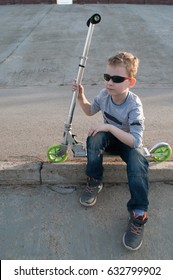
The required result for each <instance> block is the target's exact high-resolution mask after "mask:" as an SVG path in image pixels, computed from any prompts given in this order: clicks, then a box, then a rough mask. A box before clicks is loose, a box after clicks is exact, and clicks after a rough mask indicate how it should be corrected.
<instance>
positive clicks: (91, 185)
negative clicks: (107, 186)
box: [79, 177, 103, 206]
mask: <svg viewBox="0 0 173 280" xmlns="http://www.w3.org/2000/svg"><path fill="white" fill-rule="evenodd" d="M102 188H103V184H102V182H101V181H99V180H95V179H94V178H91V177H89V178H87V185H86V187H85V189H84V191H83V193H82V195H81V197H80V200H79V201H80V203H81V204H82V205H84V206H93V205H94V204H95V203H96V201H97V194H98V193H99V192H100V191H101V190H102Z"/></svg>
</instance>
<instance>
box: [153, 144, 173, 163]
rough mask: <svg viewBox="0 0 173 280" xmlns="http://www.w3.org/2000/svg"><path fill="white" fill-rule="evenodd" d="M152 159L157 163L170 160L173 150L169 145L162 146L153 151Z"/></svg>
mask: <svg viewBox="0 0 173 280" xmlns="http://www.w3.org/2000/svg"><path fill="white" fill-rule="evenodd" d="M151 153H152V158H153V159H154V160H155V161H158V162H162V161H165V160H167V159H168V158H170V156H171V155H172V149H171V147H170V146H169V145H161V146H160V147H157V148H156V149H154V150H152V152H151Z"/></svg>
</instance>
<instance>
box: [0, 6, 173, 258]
mask: <svg viewBox="0 0 173 280" xmlns="http://www.w3.org/2000/svg"><path fill="white" fill-rule="evenodd" d="M172 12H173V7H172V6H166V5H165V6H164V5H160V6H159V5H158V6H156V5H154V6H150V5H72V6H71V5H70V6H68V5H67V6H66V5H65V6H63V5H14V6H2V7H1V8H0V29H1V37H0V98H1V104H0V106H1V110H0V120H1V121H0V139H1V151H0V158H1V172H0V183H1V187H0V192H1V196H0V201H1V204H0V205H1V215H0V223H1V228H0V233H1V234H0V239H1V244H2V245H1V252H0V257H1V259H172V258H173V247H172V244H173V242H172V241H173V239H172V228H171V227H172V223H170V217H171V216H172V181H173V178H172V176H173V173H172V158H171V159H170V160H169V161H168V162H165V164H164V163H163V164H155V163H154V167H152V166H151V168H150V179H151V191H150V208H149V222H148V224H147V227H146V234H145V239H144V244H143V246H142V248H141V250H139V251H138V252H135V253H134V254H132V253H131V252H128V251H126V250H125V249H124V248H123V247H122V243H121V238H122V235H123V233H124V230H125V228H126V225H127V219H128V214H127V212H126V201H127V199H128V196H129V193H128V188H127V184H126V177H125V166H123V165H122V163H121V162H118V163H117V164H116V161H115V162H114V160H113V159H112V158H111V159H110V158H109V159H108V160H107V162H106V164H107V166H108V169H106V170H107V171H106V174H105V189H104V190H103V192H102V193H101V194H100V196H99V200H98V204H97V205H96V206H95V207H94V208H91V209H85V208H82V207H81V206H80V205H79V203H78V198H79V195H80V194H79V192H80V191H81V187H83V186H84V180H85V178H84V175H82V174H83V171H84V166H85V159H81V160H80V159H74V158H73V157H72V155H71V154H69V159H68V161H67V162H66V163H64V164H60V165H54V164H50V163H48V162H47V158H46V149H47V147H48V146H49V145H52V144H54V143H57V142H59V141H61V139H62V134H63V123H64V121H65V118H66V115H67V110H68V106H69V96H70V94H71V93H68V92H69V91H70V90H69V89H70V88H71V82H72V80H73V79H74V78H75V77H76V73H77V70H78V62H79V58H80V56H81V54H82V51H83V45H84V41H85V38H86V33H87V27H86V20H87V19H88V18H89V17H90V16H91V15H92V14H93V13H100V15H101V17H102V21H101V22H100V23H99V24H98V26H96V27H95V30H94V35H93V40H92V44H91V49H90V52H89V59H88V62H87V68H86V72H85V75H84V81H83V82H84V84H85V86H86V88H87V89H88V91H89V93H88V96H89V97H90V98H92V97H93V96H94V95H95V92H96V91H98V89H100V88H101V87H102V84H103V79H102V73H103V72H104V69H105V63H106V60H107V57H108V56H109V55H110V54H111V53H112V52H114V51H115V50H122V49H123V50H127V49H128V51H131V52H133V53H135V54H136V55H137V56H139V58H140V71H139V74H138V82H137V85H136V87H135V89H134V90H135V91H136V92H137V93H138V91H139V92H140V94H141V98H142V100H143V101H144V103H145V104H144V105H145V112H146V113H145V115H146V134H145V135H146V136H144V137H145V138H144V139H145V144H146V145H147V146H148V147H151V146H152V145H154V144H155V143H156V142H159V141H164V142H168V143H169V144H170V145H171V146H173V142H172V141H173V140H172V112H173V106H172V102H173V99H172V79H171V78H172V58H173V52H172V51H173V50H172V49H173V47H172V46H173V39H172V36H171V34H172V29H173V19H172ZM62 93H63V94H62ZM150 93H151V95H150ZM67 100H68V102H67ZM67 103H68V104H67ZM95 121H97V122H98V121H100V116H97V117H96V119H92V122H95ZM90 125H91V121H90V120H88V119H87V118H86V117H85V116H84V115H83V113H82V112H81V111H80V108H78V106H77V108H76V111H75V116H74V124H73V128H74V131H75V132H77V135H78V138H79V140H80V139H81V140H82V141H83V142H84V141H85V138H86V135H87V129H88V128H89V126H90ZM116 166H117V172H116V173H117V174H118V175H119V176H117V175H115V172H114V170H115V168H116ZM152 168H153V169H152ZM71 171H72V172H71ZM113 174H114V175H113ZM158 181H159V182H158ZM72 183H73V184H72ZM21 185H22V186H21ZM29 185H30V186H29ZM52 188H53V191H52ZM60 192H61V194H60ZM69 192H71V194H70V193H69ZM62 193H64V194H66V195H64V196H63V194H62ZM64 232H67V234H64Z"/></svg>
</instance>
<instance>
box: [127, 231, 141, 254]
mask: <svg viewBox="0 0 173 280" xmlns="http://www.w3.org/2000/svg"><path fill="white" fill-rule="evenodd" d="M125 236H126V232H125V233H124V235H123V245H124V247H126V248H127V249H129V250H131V251H136V250H138V249H139V248H140V247H141V245H142V242H143V241H141V243H140V244H139V245H138V247H136V248H132V247H130V246H128V245H126V243H125Z"/></svg>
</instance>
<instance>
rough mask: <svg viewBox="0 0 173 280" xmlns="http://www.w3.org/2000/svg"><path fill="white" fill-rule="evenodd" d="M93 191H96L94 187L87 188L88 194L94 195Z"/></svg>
mask: <svg viewBox="0 0 173 280" xmlns="http://www.w3.org/2000/svg"><path fill="white" fill-rule="evenodd" d="M93 191H94V188H93V187H92V188H91V187H89V186H87V187H86V192H88V193H93Z"/></svg>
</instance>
